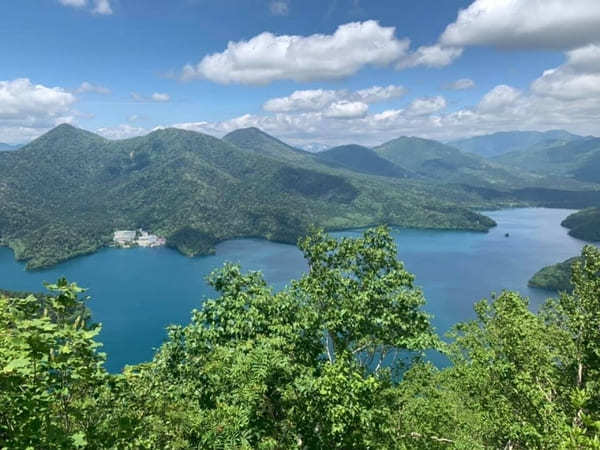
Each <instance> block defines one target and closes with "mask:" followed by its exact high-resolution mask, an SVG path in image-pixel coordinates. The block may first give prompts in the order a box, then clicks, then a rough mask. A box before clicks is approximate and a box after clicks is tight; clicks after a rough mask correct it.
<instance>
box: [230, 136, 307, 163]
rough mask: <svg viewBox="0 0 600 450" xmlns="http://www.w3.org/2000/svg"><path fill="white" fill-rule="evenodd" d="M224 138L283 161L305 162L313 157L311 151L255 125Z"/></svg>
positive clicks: (239, 145) (231, 142) (244, 147)
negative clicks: (284, 140) (290, 143)
mask: <svg viewBox="0 0 600 450" xmlns="http://www.w3.org/2000/svg"><path fill="white" fill-rule="evenodd" d="M223 140H224V141H225V142H228V143H230V144H233V145H236V146H238V147H239V148H241V149H243V150H248V151H251V152H254V153H257V154H259V155H263V156H270V157H272V158H275V159H279V160H282V161H288V162H302V163H305V162H306V161H309V160H311V159H312V158H313V155H312V154H311V153H310V152H307V151H304V150H300V149H297V148H295V147H292V146H291V145H288V144H286V143H285V142H282V141H280V140H279V139H277V138H275V137H273V136H271V135H269V134H267V133H265V132H263V131H261V130H259V129H258V128H254V127H251V128H241V129H239V130H235V131H232V132H231V133H229V134H227V135H225V136H224V137H223Z"/></svg>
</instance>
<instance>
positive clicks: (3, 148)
mask: <svg viewBox="0 0 600 450" xmlns="http://www.w3.org/2000/svg"><path fill="white" fill-rule="evenodd" d="M20 147H21V145H11V144H4V143H2V142H0V152H7V151H11V150H17V149H19V148H20Z"/></svg>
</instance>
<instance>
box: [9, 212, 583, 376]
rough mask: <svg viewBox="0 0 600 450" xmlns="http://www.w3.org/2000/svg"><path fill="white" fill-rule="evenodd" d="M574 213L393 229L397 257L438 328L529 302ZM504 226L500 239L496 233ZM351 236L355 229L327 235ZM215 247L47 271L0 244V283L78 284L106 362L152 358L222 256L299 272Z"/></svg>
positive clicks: (276, 259)
mask: <svg viewBox="0 0 600 450" xmlns="http://www.w3.org/2000/svg"><path fill="white" fill-rule="evenodd" d="M572 212H574V211H571V210H564V209H562V210H561V209H546V208H523V209H510V210H501V211H493V212H487V213H486V214H487V215H488V216H490V217H492V218H493V219H494V220H495V221H496V222H497V223H498V226H497V227H495V228H493V229H492V230H490V232H488V233H475V232H463V231H435V230H407V229H394V230H393V235H394V237H395V239H396V242H397V243H398V257H399V258H400V259H401V260H402V261H404V262H405V265H406V268H407V269H408V270H409V271H410V272H412V273H414V274H415V275H416V284H417V285H418V286H421V287H422V288H423V291H424V293H425V297H426V298H427V306H426V309H427V310H428V311H429V312H430V313H432V314H433V315H434V320H433V323H434V325H435V327H436V328H437V330H438V332H440V333H444V332H446V331H447V330H448V328H449V327H450V326H451V325H453V324H455V323H456V322H458V321H463V320H466V319H469V318H472V317H473V316H474V314H473V303H474V302H475V301H478V300H480V299H482V298H486V297H487V298H489V297H490V294H491V293H492V292H498V293H499V292H501V291H502V290H503V289H510V290H517V291H519V292H521V293H522V294H523V295H525V296H528V297H529V298H530V299H531V304H532V307H533V308H536V307H537V306H539V305H540V304H542V303H543V301H544V300H545V299H546V297H548V296H552V293H549V292H546V291H542V290H539V289H532V288H529V287H527V281H528V280H529V278H530V277H531V276H532V275H533V274H534V273H535V272H536V271H537V270H539V269H540V268H542V267H543V266H546V265H549V264H554V263H556V262H559V261H563V260H565V259H567V258H569V257H572V256H575V255H577V254H578V253H579V252H580V251H581V248H582V247H583V245H585V242H583V241H580V240H577V239H574V238H572V237H570V236H569V235H568V234H567V230H566V229H564V228H562V227H561V226H560V223H561V221H562V220H563V219H564V218H565V217H566V216H568V215H569V214H571V213H572ZM506 233H509V237H506V236H505V234H506ZM334 234H335V235H336V236H358V235H359V234H360V231H359V230H357V231H344V232H336V233H334ZM216 250H217V251H216V254H215V255H211V256H204V257H198V258H187V257H185V256H183V255H181V254H179V253H178V252H176V251H175V250H172V249H168V248H153V249H152V248H135V249H103V250H101V251H99V252H97V253H95V254H92V255H88V256H83V257H79V258H75V259H73V260H70V261H68V262H65V263H63V264H60V265H59V266H56V267H54V268H51V269H48V270H43V271H36V272H27V271H25V270H24V264H23V263H20V262H16V261H15V260H14V257H13V253H12V251H11V250H10V249H8V248H0V287H1V288H3V289H9V290H21V291H37V292H39V291H41V290H43V288H42V283H43V282H54V281H56V280H57V278H59V277H61V276H65V277H67V278H68V279H69V280H70V281H76V282H77V283H78V284H79V285H80V286H83V287H86V288H88V292H87V294H88V295H90V296H91V297H92V299H91V301H90V302H89V303H88V306H89V307H90V309H91V310H92V315H93V319H94V320H95V321H97V322H101V323H102V325H103V329H102V333H101V335H100V340H101V341H102V342H103V343H104V348H103V351H105V352H106V353H107V355H108V360H107V364H106V366H107V368H108V369H109V370H110V371H119V370H120V369H121V368H122V367H123V366H124V365H125V364H135V363H139V362H142V361H146V360H149V359H151V358H152V355H153V352H154V348H156V347H158V346H160V344H161V342H162V341H163V340H164V338H165V327H166V326H167V325H169V324H173V323H180V324H186V323H188V322H189V318H190V312H191V310H192V309H194V308H198V307H200V305H201V304H202V302H203V300H204V299H205V298H210V297H211V296H212V295H213V294H214V293H213V292H212V290H211V289H210V288H209V287H208V286H207V284H206V282H205V277H206V276H207V275H208V274H209V273H210V272H211V271H212V270H214V269H216V268H218V267H220V266H222V265H223V263H224V262H226V261H231V262H236V263H240V264H241V265H242V267H243V268H244V270H260V271H262V272H263V273H264V275H265V278H266V279H267V280H268V281H269V282H270V283H271V284H272V285H274V286H275V287H276V288H282V287H284V286H285V285H286V284H287V283H288V282H289V280H291V279H294V278H297V277H299V276H300V275H301V274H302V273H303V272H304V270H305V269H306V264H305V262H304V260H303V258H302V254H301V253H300V251H299V250H298V249H297V248H296V247H294V246H291V245H285V244H278V243H273V242H268V241H265V240H260V239H239V240H232V241H227V242H224V243H221V244H219V245H218V246H217V249H216Z"/></svg>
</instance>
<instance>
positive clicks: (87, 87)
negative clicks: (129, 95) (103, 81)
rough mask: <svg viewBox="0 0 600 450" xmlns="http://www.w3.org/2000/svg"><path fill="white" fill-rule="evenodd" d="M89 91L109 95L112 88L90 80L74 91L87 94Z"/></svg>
mask: <svg viewBox="0 0 600 450" xmlns="http://www.w3.org/2000/svg"><path fill="white" fill-rule="evenodd" d="M88 92H93V93H95V94H103V95H107V94H110V89H108V88H107V87H104V86H100V85H98V84H93V83H90V82H88V81H84V82H83V83H81V84H80V85H79V87H78V88H77V89H75V91H74V93H75V94H85V93H88Z"/></svg>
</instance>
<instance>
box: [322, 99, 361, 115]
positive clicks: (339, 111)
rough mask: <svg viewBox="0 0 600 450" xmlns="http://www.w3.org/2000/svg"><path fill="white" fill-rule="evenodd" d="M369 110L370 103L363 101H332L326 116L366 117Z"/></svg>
mask: <svg viewBox="0 0 600 450" xmlns="http://www.w3.org/2000/svg"><path fill="white" fill-rule="evenodd" d="M368 111H369V105H367V104H366V103H362V102H349V101H346V100H342V101H341V102H336V103H332V104H331V105H329V108H327V110H326V111H325V117H331V118H334V119H355V118H357V117H364V116H366V115H367V112H368Z"/></svg>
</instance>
